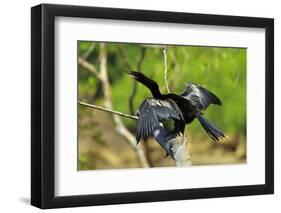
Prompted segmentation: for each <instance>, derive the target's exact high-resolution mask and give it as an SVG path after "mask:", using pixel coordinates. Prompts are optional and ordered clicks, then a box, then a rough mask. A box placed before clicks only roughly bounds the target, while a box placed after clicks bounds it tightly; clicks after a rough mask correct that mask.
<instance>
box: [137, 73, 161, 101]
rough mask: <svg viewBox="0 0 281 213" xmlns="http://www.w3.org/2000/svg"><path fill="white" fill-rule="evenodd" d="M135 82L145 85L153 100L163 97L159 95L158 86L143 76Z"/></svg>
mask: <svg viewBox="0 0 281 213" xmlns="http://www.w3.org/2000/svg"><path fill="white" fill-rule="evenodd" d="M136 80H137V81H138V82H140V83H141V84H143V85H145V86H146V87H147V88H148V89H149V90H150V91H151V93H152V95H153V97H154V98H162V97H163V95H162V94H161V92H160V90H159V86H158V84H157V83H156V82H155V81H153V80H151V79H150V78H148V77H146V76H144V75H143V76H142V77H141V78H137V79H136Z"/></svg>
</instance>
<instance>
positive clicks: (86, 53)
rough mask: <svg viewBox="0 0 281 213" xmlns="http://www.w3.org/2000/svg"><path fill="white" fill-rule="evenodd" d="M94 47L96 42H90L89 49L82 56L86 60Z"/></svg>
mask: <svg viewBox="0 0 281 213" xmlns="http://www.w3.org/2000/svg"><path fill="white" fill-rule="evenodd" d="M95 47H96V44H95V43H94V42H92V43H91V46H90V47H89V49H88V50H87V52H85V53H84V55H83V58H84V59H85V60H87V59H88V58H89V56H90V55H91V54H92V53H93V52H94V50H95Z"/></svg>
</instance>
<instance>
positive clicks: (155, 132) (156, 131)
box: [153, 129, 160, 138]
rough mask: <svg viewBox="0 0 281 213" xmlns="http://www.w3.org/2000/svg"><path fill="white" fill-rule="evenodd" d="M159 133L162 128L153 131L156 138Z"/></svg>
mask: <svg viewBox="0 0 281 213" xmlns="http://www.w3.org/2000/svg"><path fill="white" fill-rule="evenodd" d="M159 134H160V130H159V129H157V130H155V131H154V133H153V135H154V137H155V138H157V137H158V135H159Z"/></svg>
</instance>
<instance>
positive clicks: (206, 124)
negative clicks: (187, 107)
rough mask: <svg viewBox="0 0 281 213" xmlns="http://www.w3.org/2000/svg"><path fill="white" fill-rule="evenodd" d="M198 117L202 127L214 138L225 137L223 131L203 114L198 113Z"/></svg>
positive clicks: (215, 139)
mask: <svg viewBox="0 0 281 213" xmlns="http://www.w3.org/2000/svg"><path fill="white" fill-rule="evenodd" d="M197 118H198V120H199V121H200V123H201V125H202V127H203V128H204V129H205V131H206V132H207V133H208V135H209V136H210V137H211V138H212V139H213V140H214V141H219V140H220V138H222V137H225V135H224V133H223V131H221V130H220V129H218V128H217V127H215V126H214V125H213V124H211V123H210V122H209V121H208V120H207V119H206V118H204V117H203V116H202V115H201V114H199V113H198V114H197Z"/></svg>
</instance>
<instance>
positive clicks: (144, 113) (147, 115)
mask: <svg viewBox="0 0 281 213" xmlns="http://www.w3.org/2000/svg"><path fill="white" fill-rule="evenodd" d="M128 74H129V75H130V76H131V77H132V78H134V79H135V80H136V81H138V82H140V83H141V84H143V85H145V86H146V87H147V88H148V89H149V90H150V91H151V93H152V95H153V98H146V99H145V100H144V101H143V102H142V103H141V105H140V107H139V111H138V115H139V121H138V125H137V131H136V140H137V143H138V142H139V141H140V140H141V139H143V140H146V139H147V138H148V137H150V136H154V137H155V139H157V141H158V143H159V144H160V145H161V146H162V147H163V148H164V149H165V150H166V151H167V153H168V154H170V155H171V147H170V145H169V144H167V143H166V142H167V141H168V139H169V138H170V137H171V138H173V137H175V135H176V134H184V129H185V125H186V124H189V123H191V122H192V121H193V120H194V118H197V119H198V120H199V122H200V123H201V125H202V127H203V128H204V129H205V131H206V132H207V133H208V135H209V136H210V137H211V138H212V139H213V140H214V141H218V140H219V139H220V138H221V137H225V135H224V133H223V132H222V131H221V130H220V129H218V128H217V127H215V126H214V125H213V124H211V123H210V122H209V121H208V120H207V119H206V118H204V117H203V113H202V110H205V109H207V107H208V106H209V105H210V104H217V105H221V101H220V99H219V98H218V97H217V96H216V95H215V94H214V93H212V92H210V91H209V90H207V89H205V88H204V87H202V86H199V85H196V84H194V83H188V84H186V85H185V91H184V92H183V93H182V94H181V95H177V94H173V93H169V94H161V93H160V90H159V86H158V84H157V83H156V82H155V81H153V80H152V79H150V78H148V77H146V76H145V75H144V74H142V73H141V72H135V71H130V72H128ZM167 120H173V121H174V123H175V128H174V130H173V131H172V132H167V131H166V130H165V129H164V128H163V124H162V123H163V122H165V121H167ZM157 133H158V134H157ZM159 133H161V134H160V135H159ZM164 140H165V141H166V142H165V141H164ZM171 156H172V155H171Z"/></svg>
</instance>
